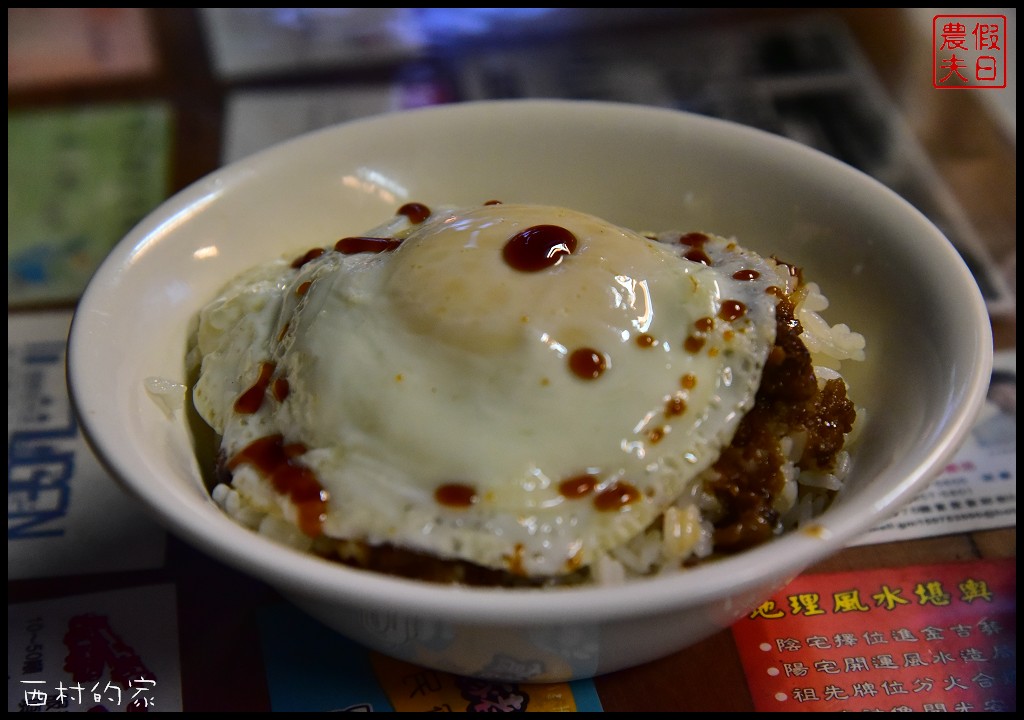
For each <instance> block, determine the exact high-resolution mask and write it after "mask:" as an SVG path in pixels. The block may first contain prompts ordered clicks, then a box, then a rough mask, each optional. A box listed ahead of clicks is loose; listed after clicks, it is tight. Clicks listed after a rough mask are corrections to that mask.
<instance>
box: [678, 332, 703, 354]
mask: <svg viewBox="0 0 1024 720" xmlns="http://www.w3.org/2000/svg"><path fill="white" fill-rule="evenodd" d="M705 342H707V340H706V339H705V338H702V337H700V336H699V335H690V336H689V337H687V338H686V339H685V340H683V347H684V348H686V351H687V352H690V353H697V352H699V351H700V349H701V348H702V347H704V343H705Z"/></svg>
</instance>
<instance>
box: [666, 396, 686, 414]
mask: <svg viewBox="0 0 1024 720" xmlns="http://www.w3.org/2000/svg"><path fill="white" fill-rule="evenodd" d="M684 412H686V400H684V399H683V397H682V395H673V396H672V397H671V398H669V400H668V402H667V403H665V416H666V417H672V416H674V415H682V414H683V413H684Z"/></svg>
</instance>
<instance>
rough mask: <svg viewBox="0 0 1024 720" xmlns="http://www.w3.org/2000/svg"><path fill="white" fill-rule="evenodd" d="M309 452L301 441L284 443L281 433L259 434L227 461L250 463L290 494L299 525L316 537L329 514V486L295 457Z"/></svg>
mask: <svg viewBox="0 0 1024 720" xmlns="http://www.w3.org/2000/svg"><path fill="white" fill-rule="evenodd" d="M305 452H306V446H305V445H302V444H301V443H289V444H285V442H284V438H283V437H282V436H281V435H268V436H266V437H262V438H259V439H258V440H254V441H253V442H251V443H249V444H248V445H246V446H245V447H244V448H242V449H241V450H240V451H239V452H238V454H236V455H235V456H234V457H232V458H231V459H230V460H229V461H228V463H227V466H228V469H229V470H234V469H235V468H237V467H238V466H239V465H242V464H243V463H244V464H248V465H251V466H253V467H254V468H255V469H256V470H258V471H259V472H260V473H262V474H263V475H265V476H266V477H268V478H269V479H270V482H271V484H272V485H273V486H274V489H275V490H276V491H277V492H279V493H280V494H282V495H287V496H288V498H289V499H290V500H291V501H292V503H293V504H294V505H295V508H296V510H298V513H299V529H300V530H302V532H303V533H305V534H306V535H308V536H309V537H317V536H318V535H320V534H321V532H322V529H323V521H324V518H325V516H326V514H327V500H328V497H329V496H328V493H327V490H325V489H324V488H323V486H322V485H321V484H320V481H319V480H318V479H317V477H316V474H315V473H314V472H313V471H312V470H310V469H309V468H308V467H305V466H304V465H299V464H298V463H296V462H295V458H297V457H298V456H300V455H302V454H303V453H305Z"/></svg>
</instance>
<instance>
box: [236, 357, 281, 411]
mask: <svg viewBox="0 0 1024 720" xmlns="http://www.w3.org/2000/svg"><path fill="white" fill-rule="evenodd" d="M275 367H276V366H275V365H274V363H272V362H264V363H260V375H259V377H258V378H256V382H254V383H253V384H252V387H250V388H249V389H248V390H246V391H245V392H243V393H242V394H241V395H239V396H238V399H237V400H235V412H237V413H241V414H242V415H252V414H253V413H254V412H256V411H257V410H259V409H260V407H261V406H262V405H263V396H264V395H265V394H266V392H267V386H269V385H270V376H271V375H273V374H274V369H275Z"/></svg>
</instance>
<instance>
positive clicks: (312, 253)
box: [292, 247, 324, 270]
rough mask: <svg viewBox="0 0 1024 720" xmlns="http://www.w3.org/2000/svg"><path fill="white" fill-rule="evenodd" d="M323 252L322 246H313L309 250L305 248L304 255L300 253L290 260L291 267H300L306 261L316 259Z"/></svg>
mask: <svg viewBox="0 0 1024 720" xmlns="http://www.w3.org/2000/svg"><path fill="white" fill-rule="evenodd" d="M323 254H324V249H323V248H318V247H317V248H313V249H311V250H307V251H306V254H305V255H300V256H299V257H297V258H295V259H294V260H292V267H293V268H295V269H296V270H298V269H299V268H300V267H302V266H303V265H305V264H306V263H308V262H310V261H311V260H316V259H317V258H318V257H320V256H321V255H323Z"/></svg>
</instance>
